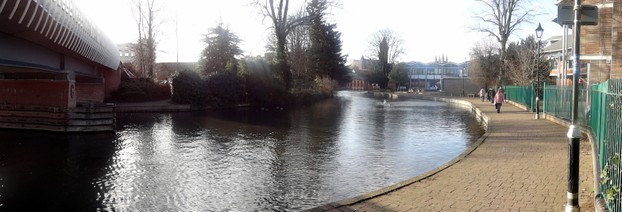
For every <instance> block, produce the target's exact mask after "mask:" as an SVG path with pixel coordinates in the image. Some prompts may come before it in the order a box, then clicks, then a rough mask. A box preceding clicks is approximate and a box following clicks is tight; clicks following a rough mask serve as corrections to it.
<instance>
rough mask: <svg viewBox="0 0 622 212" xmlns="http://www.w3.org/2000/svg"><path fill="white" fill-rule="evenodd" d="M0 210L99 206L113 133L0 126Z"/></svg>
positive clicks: (83, 208)
mask: <svg viewBox="0 0 622 212" xmlns="http://www.w3.org/2000/svg"><path fill="white" fill-rule="evenodd" d="M0 134H1V135H2V140H0V185H1V186H0V205H1V206H0V210H3V211H5V210H6V211H81V210H94V209H96V208H100V207H102V205H101V199H100V197H101V196H102V195H103V194H104V193H106V189H107V188H105V187H101V186H98V185H97V183H98V182H99V181H100V179H101V178H104V177H105V175H106V174H107V171H108V170H107V169H106V167H108V165H109V164H110V163H111V158H112V155H113V154H114V150H115V142H114V141H115V134H114V133H97V134H73V135H65V134H61V133H45V132H35V131H15V130H11V131H5V130H2V131H0Z"/></svg>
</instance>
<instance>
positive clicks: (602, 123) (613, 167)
mask: <svg viewBox="0 0 622 212" xmlns="http://www.w3.org/2000/svg"><path fill="white" fill-rule="evenodd" d="M513 87H520V88H513ZM508 88H509V89H506V90H508V99H511V100H514V101H516V102H519V103H521V104H523V105H525V106H529V107H531V108H533V103H532V102H531V103H530V102H529V101H521V99H525V98H527V97H524V96H528V94H529V93H524V92H526V91H523V90H527V89H528V88H527V87H526V86H508ZM510 90H516V91H513V92H518V93H519V94H510V93H511V92H512V91H510ZM521 92H522V93H521ZM531 93H532V92H531ZM521 94H524V95H521ZM578 97H579V98H578V101H579V104H578V111H579V113H578V117H577V122H578V124H579V125H581V126H584V127H587V128H588V129H590V130H591V131H592V132H593V134H594V137H595V139H596V141H594V142H595V144H596V146H597V148H598V160H599V163H600V167H601V176H600V182H601V190H602V195H603V198H604V199H605V201H606V202H607V205H608V207H609V209H610V210H611V211H622V195H621V192H620V190H621V188H622V163H621V159H622V155H621V154H622V79H611V80H609V81H607V82H604V83H601V84H598V85H594V86H591V87H589V88H586V87H585V86H580V87H579V95H578ZM543 106H544V110H543V111H544V112H545V113H546V114H547V115H552V116H555V117H557V118H560V119H563V120H566V121H568V122H570V120H571V116H572V111H571V110H572V87H570V86H567V87H561V86H552V85H545V86H544V94H543Z"/></svg>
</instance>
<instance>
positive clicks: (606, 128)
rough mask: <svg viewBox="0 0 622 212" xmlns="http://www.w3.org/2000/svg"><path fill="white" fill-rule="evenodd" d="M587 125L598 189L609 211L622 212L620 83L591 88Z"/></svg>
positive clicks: (621, 84) (610, 81)
mask: <svg viewBox="0 0 622 212" xmlns="http://www.w3.org/2000/svg"><path fill="white" fill-rule="evenodd" d="M590 102H591V108H592V111H591V117H590V119H589V125H590V128H591V129H592V131H593V132H594V136H595V137H596V140H597V145H598V149H599V160H600V166H601V168H602V169H601V186H602V187H601V188H602V191H603V196H604V198H605V200H606V201H607V204H608V206H609V209H610V210H611V211H622V201H621V200H622V198H621V197H622V196H621V195H620V187H622V182H621V181H622V179H621V178H622V164H621V163H620V154H622V79H615V80H609V81H608V82H605V83H603V84H600V85H596V86H593V87H592V88H591V101H590Z"/></svg>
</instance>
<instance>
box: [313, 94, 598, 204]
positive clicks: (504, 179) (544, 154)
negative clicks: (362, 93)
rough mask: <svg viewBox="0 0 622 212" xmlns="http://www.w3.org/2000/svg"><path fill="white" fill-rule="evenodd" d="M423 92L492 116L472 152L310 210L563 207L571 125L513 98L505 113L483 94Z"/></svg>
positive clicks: (586, 168) (584, 167) (584, 172)
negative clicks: (541, 114) (524, 107)
mask: <svg viewBox="0 0 622 212" xmlns="http://www.w3.org/2000/svg"><path fill="white" fill-rule="evenodd" d="M398 98H422V99H428V100H436V101H453V102H460V104H462V105H464V104H469V105H472V107H473V108H476V109H477V110H476V111H480V112H481V113H483V116H484V117H488V118H489V121H488V122H487V123H488V127H487V132H486V134H484V136H482V138H481V139H480V141H478V142H477V143H476V144H475V145H474V146H473V147H471V149H469V150H467V151H466V152H465V154H463V155H461V156H459V157H458V158H456V159H454V160H452V161H450V162H448V163H446V164H445V165H443V166H441V167H439V168H438V169H435V170H432V171H430V172H427V173H425V174H423V175H420V176H417V177H415V178H412V179H410V180H406V181H404V182H402V183H398V184H396V185H393V186H389V187H387V188H383V189H380V190H378V191H374V192H370V193H367V194H363V195H361V196H358V197H354V198H351V199H345V200H341V201H338V202H333V203H330V204H327V205H324V206H320V207H316V208H313V209H310V211H352V210H355V211H408V210H424V211H468V210H475V211H480V210H482V211H487V210H493V211H507V210H519V211H523V210H524V211H548V210H551V211H562V210H564V207H565V203H566V188H567V185H566V184H567V179H566V175H567V166H568V165H567V163H568V158H567V142H568V141H567V137H566V135H565V134H566V132H567V128H565V127H563V126H561V125H558V124H555V123H553V122H551V121H547V120H536V119H534V118H533V114H532V113H531V112H528V111H524V110H522V109H520V108H518V107H515V106H512V105H510V104H506V105H504V106H503V108H502V110H501V113H496V112H495V111H494V106H493V105H492V104H490V103H489V102H481V101H480V100H479V99H477V98H443V97H438V96H429V95H417V94H405V95H401V96H399V97H398ZM580 154H581V158H580V185H579V186H580V187H579V190H580V197H579V201H580V206H581V208H582V209H583V210H587V211H593V210H594V197H593V174H592V173H593V172H592V157H591V154H592V150H591V146H590V143H589V141H585V140H583V141H582V142H581V153H580Z"/></svg>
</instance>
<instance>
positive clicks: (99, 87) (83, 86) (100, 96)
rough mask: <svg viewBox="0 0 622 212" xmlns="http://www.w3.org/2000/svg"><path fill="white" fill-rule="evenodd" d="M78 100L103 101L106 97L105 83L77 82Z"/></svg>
mask: <svg viewBox="0 0 622 212" xmlns="http://www.w3.org/2000/svg"><path fill="white" fill-rule="evenodd" d="M76 94H77V102H93V103H102V102H104V97H105V85H104V84H103V83H76Z"/></svg>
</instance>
